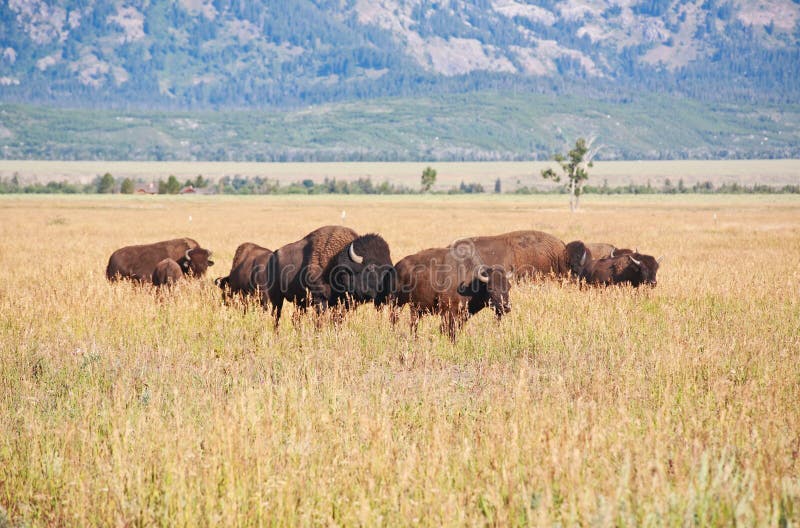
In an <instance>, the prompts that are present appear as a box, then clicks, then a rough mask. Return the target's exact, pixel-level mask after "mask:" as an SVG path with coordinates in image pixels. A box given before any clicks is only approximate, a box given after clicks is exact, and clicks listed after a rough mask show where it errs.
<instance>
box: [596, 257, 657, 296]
mask: <svg viewBox="0 0 800 528" xmlns="http://www.w3.org/2000/svg"><path fill="white" fill-rule="evenodd" d="M662 258H663V257H659V258H658V259H655V258H653V257H651V256H650V255H642V254H640V253H628V254H625V255H619V256H615V257H609V258H604V259H594V258H592V256H591V253H590V252H588V251H587V261H586V265H585V266H584V268H583V270H582V271H581V278H582V279H584V280H586V282H587V283H588V284H597V285H609V284H625V283H627V284H630V285H632V286H633V287H635V288H636V287H639V286H640V285H641V284H646V285H648V286H653V287H654V286H655V285H656V273H658V264H659V262H661V259H662Z"/></svg>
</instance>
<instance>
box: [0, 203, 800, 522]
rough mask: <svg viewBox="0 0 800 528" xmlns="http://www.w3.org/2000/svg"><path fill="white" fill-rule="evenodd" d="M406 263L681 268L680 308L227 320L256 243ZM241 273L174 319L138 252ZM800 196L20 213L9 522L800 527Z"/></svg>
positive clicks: (566, 286)
mask: <svg viewBox="0 0 800 528" xmlns="http://www.w3.org/2000/svg"><path fill="white" fill-rule="evenodd" d="M343 212H344V223H345V225H348V226H350V227H352V228H354V229H356V230H357V231H359V232H361V233H367V232H378V233H381V234H382V235H383V236H384V238H385V239H386V240H387V241H388V243H389V245H390V247H391V248H392V256H393V258H394V259H395V261H396V260H399V259H400V258H401V257H403V256H405V255H407V254H409V253H412V252H415V251H418V250H420V249H423V248H427V247H432V246H443V245H446V244H447V243H449V242H450V241H452V240H453V239H454V238H457V237H460V236H465V235H479V234H492V233H500V232H504V231H510V230H515V229H539V230H543V231H547V232H550V233H553V234H555V235H556V236H559V237H560V238H562V239H563V240H565V241H569V240H573V239H582V240H584V241H592V242H613V243H615V244H617V245H618V246H623V247H638V248H639V249H640V250H641V251H643V252H646V253H650V254H653V255H655V256H659V255H662V254H664V255H665V260H664V261H663V263H662V266H661V269H660V271H659V277H658V279H659V281H658V286H657V287H656V288H654V289H649V288H648V289H640V290H633V289H631V288H628V287H613V288H607V289H596V288H581V287H579V286H578V285H576V284H574V283H570V282H560V281H552V280H545V281H539V282H532V283H521V284H516V285H515V287H514V289H513V290H512V303H513V308H512V312H511V313H510V314H508V316H506V317H505V318H503V319H502V320H501V321H499V322H498V321H496V320H495V319H494V318H493V317H492V315H491V314H490V313H488V311H485V312H482V313H480V314H478V315H477V316H476V317H474V318H473V319H472V320H470V321H468V322H467V324H466V325H465V328H464V330H463V331H462V333H461V334H459V336H458V339H457V341H456V343H455V344H451V343H450V341H449V340H448V339H447V338H446V337H444V336H442V335H441V334H440V333H439V330H438V321H437V320H435V319H434V318H432V317H428V318H426V319H424V320H423V323H422V325H421V326H420V331H419V334H418V335H417V336H416V337H412V336H411V335H409V331H408V315H407V312H406V313H404V314H403V316H402V318H401V321H400V324H399V325H398V326H396V327H393V326H392V325H391V324H390V322H389V317H388V314H387V313H385V312H379V311H376V310H375V309H374V308H372V307H369V306H362V307H360V308H359V309H357V310H356V311H354V312H352V313H350V314H348V316H347V317H346V318H345V320H344V322H343V323H342V324H341V325H340V326H333V325H332V324H329V323H324V324H323V325H322V327H321V328H320V329H317V328H316V326H315V324H314V322H313V321H311V320H310V319H308V318H301V319H300V320H299V321H297V322H294V323H293V321H292V318H291V317H285V318H283V320H282V321H281V325H280V328H279V330H278V331H277V332H275V331H273V329H272V319H271V317H270V316H269V314H267V313H265V312H263V311H262V310H261V309H260V308H259V307H257V306H250V307H248V308H246V309H245V308H243V307H241V306H226V305H224V304H223V303H222V302H221V298H220V295H219V291H218V290H217V289H216V288H215V286H214V285H213V282H212V281H213V278H214V277H215V276H220V275H225V274H227V271H228V269H229V266H230V263H231V259H232V256H233V253H234V251H235V249H236V246H237V245H238V244H239V243H241V242H244V241H253V242H257V243H260V244H262V245H265V246H267V247H270V248H273V249H274V248H277V247H279V246H280V245H282V244H285V243H287V242H291V241H293V240H296V239H298V238H300V237H302V236H303V235H305V234H306V233H307V232H308V231H310V230H312V229H314V228H316V227H318V226H320V225H325V224H336V223H341V222H342V221H343V220H342V213H343ZM178 236H191V237H193V238H196V239H197V240H198V241H199V242H200V243H201V244H203V245H204V246H205V247H208V248H210V249H212V250H214V252H215V256H216V265H215V267H213V268H211V270H210V271H211V273H210V274H209V275H208V276H206V277H204V278H203V279H202V280H199V281H194V282H191V283H185V284H183V285H181V286H180V287H178V288H177V289H176V290H175V291H173V292H171V293H170V294H167V295H156V294H155V293H154V292H153V291H151V290H150V289H148V288H141V287H133V286H132V285H130V284H109V283H108V282H107V281H106V280H105V277H104V269H105V265H106V262H107V259H108V256H109V255H110V254H111V252H112V251H113V250H114V249H116V248H118V247H120V246H124V245H129V244H136V243H144V242H149V241H156V240H162V239H167V238H173V237H178ZM799 261H800V199H798V198H797V197H796V196H722V195H719V196H696V195H688V196H649V197H644V196H638V197H637V196H625V197H599V196H587V197H585V198H584V201H583V204H582V211H580V212H578V213H575V214H570V213H569V210H568V207H567V203H566V198H565V197H563V196H535V197H521V196H487V195H483V196H404V197H363V196H362V197H353V196H351V197H343V196H319V197H295V196H288V197H226V196H215V197H164V196H145V197H141V196H129V197H124V196H104V197H99V196H66V197H65V196H3V197H0V284H2V286H0V508H1V509H0V526H4V521H8V522H10V523H11V525H16V524H17V523H19V524H20V525H26V526H44V525H48V526H49V525H69V526H97V525H103V526H107V525H124V526H129V525H130V526H149V525H165V524H168V525H172V526H204V525H227V526H251V525H292V526H296V525H319V524H327V525H356V524H361V525H369V526H375V525H425V526H441V525H446V526H463V525H481V524H491V525H531V524H533V525H555V524H559V525H576V524H582V525H620V526H621V525H636V526H638V525H648V526H655V525H659V526H660V525H690V524H691V525H721V524H728V525H729V524H734V523H736V524H745V525H765V524H770V525H787V524H796V523H798V522H800V477H798V475H800V461H798V456H800V455H799V453H800V406H798V401H800V363H798V361H797V356H798V352H800V332H799V331H798V328H800V266H798V262H799Z"/></svg>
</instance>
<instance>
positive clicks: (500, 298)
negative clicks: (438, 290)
mask: <svg viewBox="0 0 800 528" xmlns="http://www.w3.org/2000/svg"><path fill="white" fill-rule="evenodd" d="M511 276H512V273H511V272H506V271H505V270H504V269H503V268H502V267H500V266H494V267H486V266H480V267H478V268H476V269H475V275H474V277H473V278H472V280H471V281H470V282H462V283H461V284H460V285H459V286H458V294H459V295H462V296H464V297H468V298H469V304H468V306H467V307H468V309H469V312H470V313H476V312H477V311H479V310H480V309H481V308H483V307H484V306H491V307H492V308H494V313H495V314H496V315H497V317H502V316H503V314H506V313H508V312H510V311H511V301H510V300H509V296H508V292H509V291H510V290H511V283H510V282H509V279H510V278H511Z"/></svg>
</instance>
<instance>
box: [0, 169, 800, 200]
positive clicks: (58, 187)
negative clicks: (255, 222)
mask: <svg viewBox="0 0 800 528" xmlns="http://www.w3.org/2000/svg"><path fill="white" fill-rule="evenodd" d="M150 183H151V182H147V181H145V180H142V179H138V180H136V181H134V180H132V179H131V178H123V179H120V180H116V179H115V178H114V177H113V176H112V175H111V174H109V173H106V174H104V175H103V176H98V177H96V178H95V179H94V180H93V181H92V182H91V183H85V184H82V183H70V182H67V181H51V182H47V183H27V184H23V183H21V182H20V180H19V176H17V175H14V176H13V177H11V178H0V194H112V193H119V194H133V193H134V192H135V189H136V187H137V186H139V188H143V187H144V186H146V185H147V186H148V188H149V184H150ZM152 183H153V191H147V192H148V193H153V194H156V193H157V194H178V193H179V192H180V191H181V189H183V188H185V187H188V186H192V187H193V188H194V189H204V190H205V191H204V192H206V193H215V194H233V195H266V194H376V195H377V194H420V193H422V192H425V191H424V189H423V188H420V189H414V188H411V187H408V186H405V185H395V184H392V183H389V182H386V181H384V182H381V183H375V182H373V181H372V179H371V178H369V177H366V178H359V179H357V180H353V181H344V180H337V179H336V178H325V179H324V180H323V181H322V182H315V181H314V180H311V179H304V180H301V181H298V182H293V183H289V184H282V183H280V182H279V181H278V180H275V179H270V178H264V177H260V176H256V177H252V178H251V177H245V176H223V177H222V178H220V179H219V180H218V181H211V180H209V179H207V178H204V177H203V176H201V175H200V176H197V177H196V178H195V179H193V180H191V179H189V180H186V181H185V182H184V183H183V184H181V183H180V180H178V179H177V178H176V177H175V176H174V175H170V176H169V177H167V179H166V180H165V179H160V180H158V182H152ZM493 191H494V193H501V185H500V180H499V179H498V180H496V181H495V184H494V189H493ZM432 192H433V193H434V194H476V193H486V192H488V191H487V190H486V188H484V186H483V185H482V184H480V183H476V182H470V183H466V182H463V181H462V182H461V183H460V184H459V185H458V186H454V187H451V188H450V189H446V190H440V191H432ZM511 193H513V194H568V193H569V190H568V189H567V187H566V186H560V187H555V188H546V189H543V188H537V187H520V188H517V189H516V190H514V191H511ZM583 194H800V185H798V184H793V185H782V186H773V185H763V184H754V185H742V184H739V183H723V184H720V185H715V184H714V183H713V182H711V181H704V182H698V183H694V184H692V185H686V184H685V183H684V181H683V179H679V180H678V181H677V182H676V183H673V182H672V180H670V179H669V178H667V179H666V180H664V183H663V184H662V185H653V184H652V183H651V182H649V181H648V182H647V183H646V184H634V183H629V184H627V185H618V186H613V187H612V186H610V185H608V181H607V180H606V181H603V184H602V185H599V186H592V185H586V186H584V187H583Z"/></svg>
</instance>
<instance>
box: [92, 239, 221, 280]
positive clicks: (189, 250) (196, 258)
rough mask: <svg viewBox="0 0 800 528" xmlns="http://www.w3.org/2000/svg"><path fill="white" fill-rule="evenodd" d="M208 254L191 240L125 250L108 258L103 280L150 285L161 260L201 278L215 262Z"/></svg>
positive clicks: (128, 247) (168, 241)
mask: <svg viewBox="0 0 800 528" xmlns="http://www.w3.org/2000/svg"><path fill="white" fill-rule="evenodd" d="M210 256H211V252H210V251H209V250H207V249H203V248H201V247H200V245H199V244H198V243H197V242H196V241H195V240H192V239H191V238H176V239H174V240H165V241H163V242H156V243H154V244H143V245H140V246H127V247H124V248H120V249H118V250H116V251H115V252H114V253H112V254H111V257H110V258H109V259H108V266H107V267H106V277H108V280H111V281H114V280H119V279H132V280H135V281H140V282H150V281H152V278H153V271H154V270H155V269H156V264H158V263H159V262H161V261H162V260H164V259H167V258H169V259H172V260H174V261H175V262H177V263H178V265H179V266H180V268H181V270H182V272H183V273H184V274H191V275H193V276H195V277H202V276H203V275H204V274H205V272H206V270H207V269H208V267H209V266H213V265H214V262H213V261H212V260H211V259H209V257H210Z"/></svg>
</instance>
